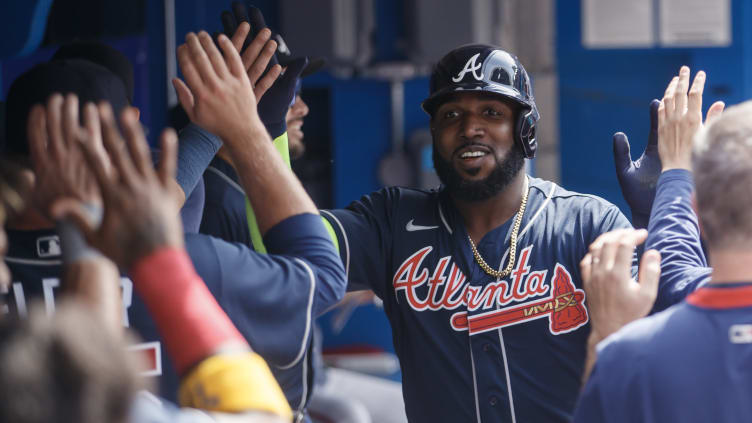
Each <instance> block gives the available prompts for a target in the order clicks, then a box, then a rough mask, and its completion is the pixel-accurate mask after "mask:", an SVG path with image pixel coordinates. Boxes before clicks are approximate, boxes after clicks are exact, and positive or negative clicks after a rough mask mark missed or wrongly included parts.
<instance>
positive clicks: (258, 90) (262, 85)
mask: <svg viewBox="0 0 752 423" xmlns="http://www.w3.org/2000/svg"><path fill="white" fill-rule="evenodd" d="M281 73H282V66H280V65H274V66H272V67H271V68H270V69H269V72H267V73H266V75H264V76H263V78H261V79H260V80H259V81H258V82H257V83H256V85H255V86H254V87H253V93H254V94H255V95H256V103H258V102H259V101H261V97H263V96H264V94H266V92H267V91H269V88H271V87H272V85H274V81H276V80H277V78H279V74H281Z"/></svg>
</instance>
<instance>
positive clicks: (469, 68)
mask: <svg viewBox="0 0 752 423" xmlns="http://www.w3.org/2000/svg"><path fill="white" fill-rule="evenodd" d="M478 56H480V53H475V54H474V55H473V57H471V58H470V59H468V61H467V63H465V67H464V68H462V70H461V71H460V73H458V74H457V76H455V77H454V78H452V81H453V82H460V81H462V78H464V77H465V74H466V73H468V72H470V73H471V74H472V75H473V77H474V78H475V79H476V80H478V81H482V80H483V72H482V71H481V72H476V71H480V70H481V67H482V66H483V64H482V63H476V62H477V61H478Z"/></svg>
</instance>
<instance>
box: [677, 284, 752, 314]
mask: <svg viewBox="0 0 752 423" xmlns="http://www.w3.org/2000/svg"><path fill="white" fill-rule="evenodd" d="M687 302H688V303H689V304H692V305H694V306H697V307H703V308H713V309H724V308H740V307H750V306H752V286H750V285H744V286H740V287H723V288H720V287H717V288H716V287H713V286H712V285H711V286H708V285H706V286H705V287H703V288H700V289H698V290H697V291H695V292H693V293H691V294H689V296H687Z"/></svg>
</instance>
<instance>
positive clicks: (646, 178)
mask: <svg viewBox="0 0 752 423" xmlns="http://www.w3.org/2000/svg"><path fill="white" fill-rule="evenodd" d="M659 105H660V101H658V100H653V101H651V102H650V133H649V135H648V144H647V146H646V147H645V151H644V152H643V153H642V156H640V158H639V159H637V160H635V161H632V157H631V155H630V149H629V140H628V139H627V135H626V134H624V133H623V132H617V133H615V134H614V164H615V166H616V177H617V178H618V180H619V186H620V187H621V194H622V196H624V199H625V200H626V201H627V204H628V205H629V208H630V209H631V210H632V225H633V226H634V227H635V228H637V229H640V228H647V227H648V221H649V220H650V209H651V208H652V207H653V199H654V198H655V185H656V183H657V182H658V177H659V176H661V159H660V157H659V156H658V106H659Z"/></svg>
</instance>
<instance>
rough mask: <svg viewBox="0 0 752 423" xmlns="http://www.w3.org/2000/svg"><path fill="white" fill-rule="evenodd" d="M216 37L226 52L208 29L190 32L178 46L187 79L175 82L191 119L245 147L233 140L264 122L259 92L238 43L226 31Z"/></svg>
mask: <svg viewBox="0 0 752 423" xmlns="http://www.w3.org/2000/svg"><path fill="white" fill-rule="evenodd" d="M217 41H218V43H219V45H220V47H221V48H222V52H223V53H224V56H223V55H222V54H221V53H220V52H219V50H217V47H216V46H215V45H214V42H213V41H212V39H211V37H210V36H209V34H207V33H206V32H205V31H201V32H200V33H199V34H198V35H196V34H194V33H192V32H191V33H188V35H187V36H186V43H185V44H183V45H181V46H180V47H178V62H179V63H180V69H181V70H182V71H183V76H184V77H185V82H183V81H182V80H180V79H178V78H175V79H173V84H174V85H175V89H176V90H177V93H178V99H179V100H180V104H181V105H182V106H183V109H185V111H186V113H187V114H188V117H189V118H190V119H191V121H193V122H194V123H196V124H197V125H199V126H201V127H202V128H204V129H206V130H207V131H209V132H211V133H214V134H217V135H219V136H220V137H221V138H222V139H223V140H224V141H225V145H227V146H228V147H230V148H233V147H238V148H242V146H240V145H233V142H237V141H236V140H239V139H246V138H247V137H248V135H249V134H251V133H253V132H254V130H255V129H257V127H258V126H257V125H260V124H261V122H260V119H259V116H258V111H257V109H256V96H255V94H254V92H253V87H252V86H251V82H250V80H249V78H248V75H247V74H246V72H245V69H244V67H243V63H242V60H241V58H240V56H239V55H238V52H237V50H236V48H235V46H233V44H232V42H231V41H230V39H229V38H227V36H225V35H224V34H220V35H219V36H218V37H217Z"/></svg>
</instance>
